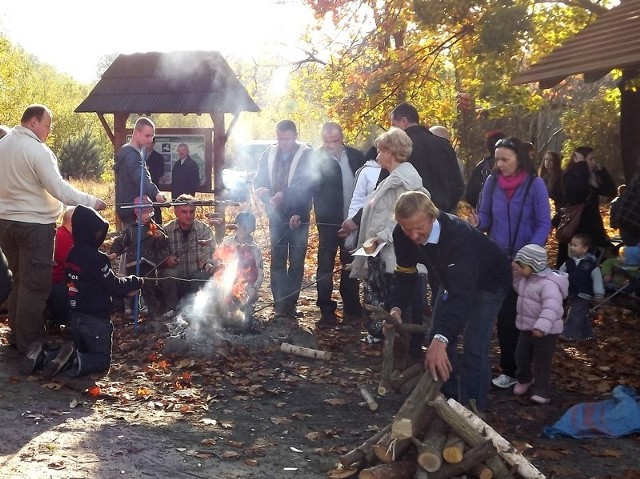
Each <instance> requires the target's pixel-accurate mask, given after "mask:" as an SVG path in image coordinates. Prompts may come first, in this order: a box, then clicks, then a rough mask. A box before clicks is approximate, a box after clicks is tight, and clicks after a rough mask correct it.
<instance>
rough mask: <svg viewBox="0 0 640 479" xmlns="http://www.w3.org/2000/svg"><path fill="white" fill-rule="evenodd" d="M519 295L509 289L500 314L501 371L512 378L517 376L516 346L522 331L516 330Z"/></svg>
mask: <svg viewBox="0 0 640 479" xmlns="http://www.w3.org/2000/svg"><path fill="white" fill-rule="evenodd" d="M517 304H518V293H516V291H515V289H513V288H509V291H507V296H506V298H505V299H504V302H503V303H502V307H501V308H500V311H499V312H498V344H499V346H500V369H501V371H502V372H503V373H504V374H506V375H507V376H510V377H512V378H513V377H515V375H516V369H517V366H516V346H517V344H518V337H519V336H520V331H518V328H516V315H517V314H518V313H517V311H516V306H517Z"/></svg>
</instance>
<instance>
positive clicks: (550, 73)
mask: <svg viewBox="0 0 640 479" xmlns="http://www.w3.org/2000/svg"><path fill="white" fill-rule="evenodd" d="M636 66H640V0H623V2H622V3H621V4H620V5H619V6H617V7H615V8H612V9H611V10H610V11H608V12H606V13H604V14H602V15H600V16H599V17H598V19H597V20H595V21H594V22H593V23H591V24H589V25H588V26H587V27H586V28H585V29H584V30H582V31H581V32H579V33H578V34H576V35H575V36H574V37H572V38H570V39H569V40H567V41H566V42H564V43H563V44H562V45H561V46H559V47H558V48H556V49H554V50H553V51H552V52H551V53H550V54H549V55H547V56H546V57H544V58H543V59H542V60H541V61H540V62H538V63H536V64H535V65H533V66H531V68H529V69H527V70H525V71H523V72H521V73H520V74H519V75H518V76H517V77H516V79H515V80H514V81H513V83H514V84H522V83H532V82H540V87H541V88H551V87H552V86H554V85H556V84H558V83H560V82H561V81H562V80H564V79H565V78H566V77H568V76H570V75H576V74H579V73H583V74H584V77H585V80H586V81H594V80H597V79H598V78H600V77H602V76H604V75H606V74H607V73H609V72H610V71H611V70H613V69H614V68H628V67H636Z"/></svg>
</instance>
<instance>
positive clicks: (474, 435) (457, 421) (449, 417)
mask: <svg viewBox="0 0 640 479" xmlns="http://www.w3.org/2000/svg"><path fill="white" fill-rule="evenodd" d="M430 405H431V406H432V407H433V408H434V409H435V411H436V414H437V415H438V416H440V417H441V418H442V419H443V420H444V421H445V422H446V423H447V424H449V426H451V429H453V430H454V431H455V432H456V433H457V434H458V435H459V436H460V437H461V438H462V439H464V441H465V442H466V443H467V444H469V445H470V446H471V447H476V446H480V445H481V444H484V443H485V441H486V438H485V437H483V436H482V434H480V433H479V432H478V431H476V430H475V429H474V428H473V427H471V425H470V424H469V423H468V422H467V421H465V420H464V419H463V418H462V417H461V416H460V415H459V414H458V413H457V412H456V411H454V410H453V408H452V407H451V406H450V405H449V404H447V401H446V400H445V399H444V397H443V396H442V395H440V396H438V397H437V398H436V399H435V400H434V401H431V403H430ZM486 462H487V465H488V466H489V467H490V468H491V470H492V471H493V473H494V474H495V475H496V476H498V477H503V476H506V475H507V474H509V470H508V469H507V466H505V465H504V463H503V462H502V461H501V460H500V458H499V457H497V456H492V457H491V458H489V459H488V460H487V461H486Z"/></svg>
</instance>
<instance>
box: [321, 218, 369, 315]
mask: <svg viewBox="0 0 640 479" xmlns="http://www.w3.org/2000/svg"><path fill="white" fill-rule="evenodd" d="M339 228H340V227H339V226H337V225H335V226H334V225H318V270H317V272H316V281H317V285H318V301H317V302H316V304H317V306H318V307H319V308H320V311H321V312H323V313H335V311H336V308H337V303H336V302H335V301H333V300H332V299H331V293H332V292H333V270H334V268H335V264H336V253H338V252H339V253H340V264H341V265H342V266H343V269H342V271H341V272H340V296H341V297H342V303H343V308H344V312H345V313H349V314H358V315H359V314H361V313H362V307H361V306H360V287H359V283H358V280H357V279H354V278H350V277H349V271H345V270H344V266H345V265H347V264H349V263H351V262H352V261H353V256H351V255H350V254H349V251H347V249H346V248H345V247H344V239H342V238H339V237H338V229H339Z"/></svg>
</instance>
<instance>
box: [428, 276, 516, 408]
mask: <svg viewBox="0 0 640 479" xmlns="http://www.w3.org/2000/svg"><path fill="white" fill-rule="evenodd" d="M442 293H443V290H442V289H440V291H439V292H438V299H437V300H436V303H435V307H434V311H433V317H434V318H435V319H436V322H437V319H438V311H437V310H438V303H439V299H440V296H441V295H442ZM505 296H506V292H505V291H503V290H500V291H498V292H495V293H492V292H489V291H476V292H475V294H474V296H473V310H472V311H470V312H469V318H468V319H467V324H466V327H465V330H464V334H463V339H462V346H463V354H462V358H461V359H460V360H458V354H457V347H456V342H455V341H451V342H450V343H449V345H448V346H447V355H448V357H449V361H451V364H452V366H453V374H452V376H451V377H450V378H449V380H448V381H447V382H446V383H445V384H444V385H443V387H442V391H443V393H444V394H446V395H448V396H452V397H457V398H458V401H459V402H460V403H462V404H464V405H467V404H468V403H469V400H470V399H475V401H476V404H477V406H478V409H480V410H484V409H485V408H486V405H487V394H488V393H489V383H490V381H491V361H490V359H489V349H490V343H491V335H492V334H493V326H494V324H495V320H496V317H497V315H498V311H500V307H501V306H502V302H503V301H504V298H505Z"/></svg>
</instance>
